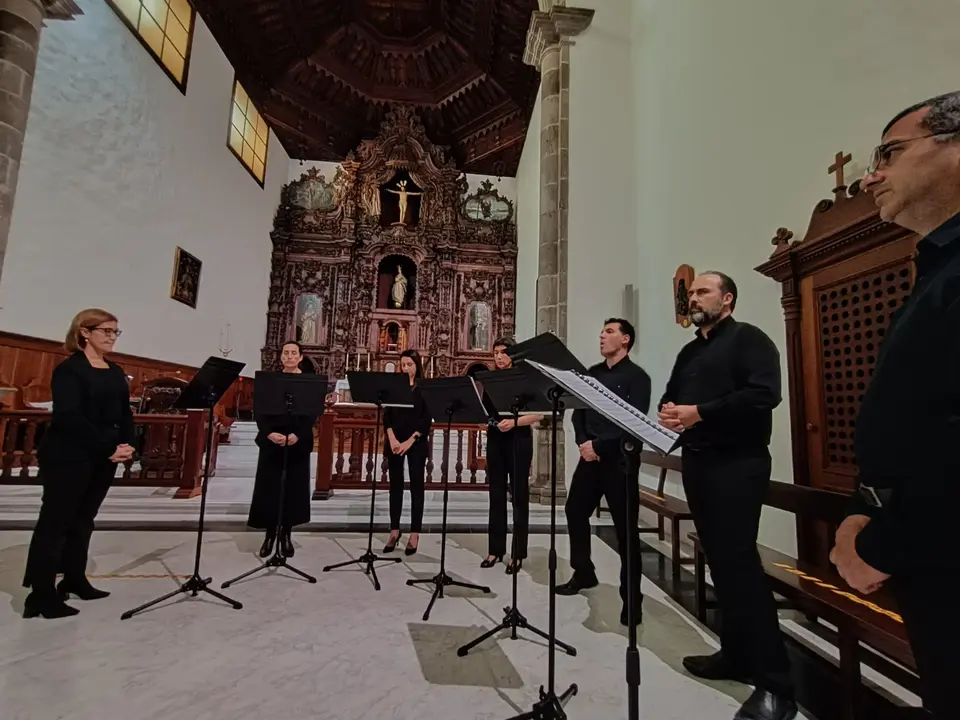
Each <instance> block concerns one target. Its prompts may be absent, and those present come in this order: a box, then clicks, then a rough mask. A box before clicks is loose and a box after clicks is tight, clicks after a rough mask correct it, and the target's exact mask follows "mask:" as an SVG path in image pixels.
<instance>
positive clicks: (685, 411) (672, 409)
mask: <svg viewBox="0 0 960 720" xmlns="http://www.w3.org/2000/svg"><path fill="white" fill-rule="evenodd" d="M657 418H658V419H659V420H660V424H661V425H663V426H664V427H665V428H667V430H673V431H674V432H683V431H684V430H686V429H687V428H690V427H693V426H694V425H696V424H697V423H698V422H701V421H702V420H703V418H701V417H700V411H699V410H698V409H697V406H696V405H674V404H673V403H672V402H668V403H666V404H664V406H663V407H662V408H660V412H658V413H657Z"/></svg>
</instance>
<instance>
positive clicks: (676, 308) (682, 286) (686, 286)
mask: <svg viewBox="0 0 960 720" xmlns="http://www.w3.org/2000/svg"><path fill="white" fill-rule="evenodd" d="M693 278H694V271H693V268H692V267H691V266H690V265H681V266H680V267H678V268H677V272H676V273H674V275H673V313H674V319H675V320H676V323H677V325H679V326H680V327H683V328H688V327H690V298H689V296H688V295H687V293H688V292H689V291H690V286H691V285H692V284H693Z"/></svg>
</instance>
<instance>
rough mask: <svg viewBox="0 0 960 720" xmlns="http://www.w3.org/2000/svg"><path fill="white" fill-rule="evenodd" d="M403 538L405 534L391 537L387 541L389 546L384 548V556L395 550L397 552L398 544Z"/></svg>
mask: <svg viewBox="0 0 960 720" xmlns="http://www.w3.org/2000/svg"><path fill="white" fill-rule="evenodd" d="M402 536H403V533H397V536H396V537H391V538H390V539H389V540H387V544H386V545H384V546H383V552H384V554H386V553H392V552H393V551H394V550H396V549H397V543H398V542H400V538H401V537H402Z"/></svg>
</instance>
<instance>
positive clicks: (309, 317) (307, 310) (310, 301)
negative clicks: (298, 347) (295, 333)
mask: <svg viewBox="0 0 960 720" xmlns="http://www.w3.org/2000/svg"><path fill="white" fill-rule="evenodd" d="M299 315H300V317H299V318H298V322H297V324H298V325H299V326H300V337H299V340H300V342H302V343H303V344H304V345H316V344H317V343H318V341H319V329H320V328H319V325H320V307H319V305H318V303H317V297H316V295H301V299H300V313H299Z"/></svg>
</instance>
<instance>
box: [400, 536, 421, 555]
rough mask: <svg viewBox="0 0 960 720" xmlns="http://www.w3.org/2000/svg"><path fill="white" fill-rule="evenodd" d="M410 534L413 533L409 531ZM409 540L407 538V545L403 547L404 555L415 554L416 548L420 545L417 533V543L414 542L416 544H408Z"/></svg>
mask: <svg viewBox="0 0 960 720" xmlns="http://www.w3.org/2000/svg"><path fill="white" fill-rule="evenodd" d="M411 535H413V533H411ZM412 539H413V538H410V540H412ZM410 540H407V546H406V547H405V548H404V549H403V554H404V555H416V554H417V548H419V547H420V536H419V535H417V544H416V545H411V544H410Z"/></svg>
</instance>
